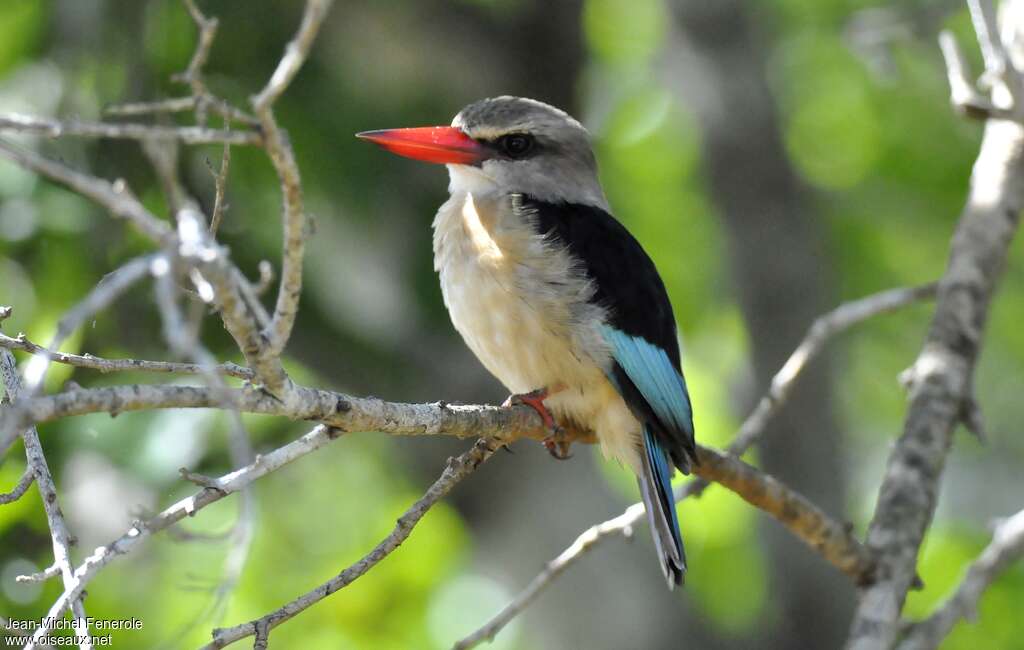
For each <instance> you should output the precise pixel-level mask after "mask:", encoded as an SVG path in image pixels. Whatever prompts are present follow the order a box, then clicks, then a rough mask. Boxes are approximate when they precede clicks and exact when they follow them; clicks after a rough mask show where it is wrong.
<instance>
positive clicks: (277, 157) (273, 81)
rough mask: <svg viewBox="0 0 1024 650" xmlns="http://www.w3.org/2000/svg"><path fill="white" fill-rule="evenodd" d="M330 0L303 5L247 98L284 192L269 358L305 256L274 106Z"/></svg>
mask: <svg viewBox="0 0 1024 650" xmlns="http://www.w3.org/2000/svg"><path fill="white" fill-rule="evenodd" d="M332 2H333V0H307V2H306V8H305V11H304V12H303V14H302V24H301V25H300V26H299V30H298V32H297V33H296V35H295V38H293V39H292V40H291V41H290V42H289V43H288V45H287V46H286V48H285V54H284V56H283V57H282V58H281V61H280V62H279V63H278V65H277V69H275V70H274V74H273V75H272V76H271V77H270V81H268V82H267V85H266V86H265V87H264V88H263V90H262V91H260V93H259V94H258V95H256V96H255V97H253V99H252V105H253V109H254V110H255V112H256V117H257V118H258V119H259V121H260V126H261V129H262V131H263V136H264V149H266V151H267V155H268V156H269V157H270V161H271V162H272V163H273V165H274V170H275V171H276V172H277V177H278V180H279V181H280V183H281V188H282V191H283V192H284V217H283V219H282V221H283V225H284V238H283V239H284V241H283V243H282V247H283V252H282V256H281V257H282V259H281V287H280V289H279V290H278V294H277V303H276V305H275V306H274V316H273V319H272V321H271V323H270V325H269V326H268V327H267V329H266V331H265V333H264V336H265V337H266V338H267V340H268V341H269V342H270V344H269V348H270V353H271V354H272V355H279V354H281V352H282V351H283V350H284V348H285V346H286V345H287V344H288V338H289V337H290V336H291V331H292V325H293V324H294V323H295V315H296V314H297V313H298V309H299V295H300V294H301V293H302V258H303V255H304V253H305V246H306V243H305V240H306V232H305V230H306V215H305V212H304V211H303V205H302V183H301V180H300V177H299V167H298V164H297V163H296V162H295V153H294V152H293V151H292V146H291V143H290V142H289V140H288V135H287V133H285V131H284V130H283V129H281V127H279V126H278V125H277V120H276V118H275V117H274V110H273V106H274V102H276V101H277V98H278V97H280V96H281V93H283V92H284V91H285V89H286V88H287V87H288V85H289V84H290V83H291V82H292V79H294V78H295V75H296V74H298V71H299V68H301V67H302V64H303V63H304V62H305V61H306V58H307V57H308V56H309V51H310V49H311V48H312V47H313V41H314V40H315V39H316V35H317V32H319V30H320V25H321V24H322V23H323V20H324V17H325V16H326V15H327V10H328V9H329V8H330V6H331V4H332Z"/></svg>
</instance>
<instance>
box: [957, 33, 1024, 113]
mask: <svg viewBox="0 0 1024 650" xmlns="http://www.w3.org/2000/svg"><path fill="white" fill-rule="evenodd" d="M939 48H940V49H941V50H942V57H943V58H944V59H945V61H946V77H947V78H948V80H949V101H950V103H951V104H952V105H953V108H954V109H956V110H957V112H959V113H961V114H963V115H964V116H966V117H971V118H977V119H987V118H989V117H999V118H1004V119H1012V118H1013V116H1014V115H1013V112H1012V111H1008V110H1006V109H1002V108H996V107H995V106H994V105H993V104H992V101H991V100H990V99H989V98H988V97H985V96H984V95H982V94H981V93H980V92H978V90H977V89H976V88H975V86H974V84H973V83H972V82H971V81H970V79H969V78H968V70H969V67H968V65H967V59H966V58H965V57H964V53H963V51H962V50H961V49H960V45H959V44H958V43H957V41H956V37H955V36H954V35H953V32H951V31H949V30H943V31H942V32H940V33H939Z"/></svg>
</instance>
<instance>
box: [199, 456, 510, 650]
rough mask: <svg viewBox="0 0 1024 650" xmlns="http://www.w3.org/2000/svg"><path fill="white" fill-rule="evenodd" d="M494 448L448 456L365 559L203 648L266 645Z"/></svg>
mask: <svg viewBox="0 0 1024 650" xmlns="http://www.w3.org/2000/svg"><path fill="white" fill-rule="evenodd" d="M494 450H495V447H493V446H492V445H490V444H488V443H487V442H486V441H483V440H481V441H479V442H477V444H475V445H473V447H472V449H470V450H469V451H467V452H465V453H463V454H462V455H461V456H459V457H458V458H452V459H449V460H448V466H447V467H446V468H445V470H444V472H443V473H442V474H441V477H440V478H438V479H437V481H435V482H434V484H433V485H431V486H430V488H428V489H427V491H426V493H425V494H424V495H423V496H422V497H421V498H420V499H419V500H418V501H416V503H414V504H412V506H410V507H409V509H408V510H406V511H405V513H404V514H402V516H401V517H399V518H398V521H397V522H396V523H395V528H394V530H393V531H392V532H391V534H390V535H388V536H387V537H386V538H384V539H383V540H382V541H381V542H380V543H379V544H377V546H375V547H374V548H373V550H371V551H370V552H369V553H367V554H366V555H365V556H363V558H362V559H360V560H359V561H358V562H356V563H355V564H353V565H352V566H350V567H348V568H346V569H345V570H343V571H342V572H341V573H339V574H338V575H336V576H335V577H333V578H331V579H330V580H328V581H327V582H325V583H323V584H322V585H320V586H318V587H316V588H315V589H312V590H310V591H309V592H307V593H305V594H303V595H302V596H299V597H298V598H296V599H294V600H292V601H291V602H289V603H287V604H285V605H282V606H281V607H279V608H278V609H276V610H274V611H273V612H271V613H269V614H267V615H265V616H262V617H260V618H258V619H256V620H253V621H250V622H248V623H242V624H241V625H236V626H235V627H231V628H221V629H216V630H214V631H213V641H212V642H210V643H209V644H208V645H206V646H204V650H212V649H214V648H223V647H224V646H227V645H229V644H231V643H234V642H235V641H238V640H239V639H244V638H245V637H248V636H253V635H262V641H263V642H264V644H265V643H266V638H267V636H268V635H269V632H270V630H272V629H273V628H275V627H277V626H278V625H280V624H281V623H284V622H285V621H287V620H288V619H290V618H292V617H294V616H295V615H297V614H299V613H300V612H302V611H304V610H306V609H308V608H309V607H310V606H312V605H314V604H316V603H318V602H320V601H321V600H323V599H324V598H326V597H327V596H330V595H331V594H333V593H335V592H337V591H338V590H339V589H343V588H344V587H347V586H348V585H350V584H352V583H353V582H354V581H355V580H357V579H358V578H359V577H361V576H363V575H364V574H365V573H366V572H367V571H369V570H370V569H372V568H373V567H374V566H376V564H377V563H378V562H380V561H381V560H383V559H384V558H385V557H387V556H388V555H390V554H391V552H392V551H394V550H395V549H397V548H398V547H399V546H400V545H401V544H402V542H404V541H405V540H406V539H407V538H408V537H409V535H410V533H412V530H413V528H414V527H415V526H416V524H417V523H419V521H420V519H422V518H423V516H424V515H425V514H427V511H428V510H430V508H431V507H433V506H434V504H436V503H437V502H438V501H440V500H441V499H442V498H444V496H445V495H446V494H448V492H450V491H451V489H452V488H453V487H455V485H456V484H457V483H458V482H459V481H461V480H462V479H464V478H466V477H467V476H469V475H470V474H471V473H472V472H473V470H475V469H476V468H477V467H479V466H480V464H481V463H483V462H484V461H486V460H487V459H488V458H490V457H491V455H492V454H493V453H494Z"/></svg>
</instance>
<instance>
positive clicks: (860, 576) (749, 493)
mask: <svg viewBox="0 0 1024 650" xmlns="http://www.w3.org/2000/svg"><path fill="white" fill-rule="evenodd" d="M698 454H699V457H700V465H695V466H694V467H693V472H694V473H695V474H696V475H698V476H700V479H701V481H704V482H705V483H707V482H709V481H713V482H715V483H719V484H720V485H722V486H723V487H725V488H726V489H728V490H731V491H732V492H734V493H736V494H737V495H738V496H739V497H740V498H742V499H743V500H744V501H746V502H747V503H749V504H750V505H752V506H754V507H755V508H758V509H760V510H763V511H764V512H766V513H767V514H769V515H771V516H772V517H774V518H775V519H777V520H778V521H779V522H780V523H781V524H782V525H783V526H785V527H786V528H787V529H789V531H790V532H791V533H793V534H794V535H795V536H796V537H797V538H799V539H800V540H801V541H803V542H804V543H805V544H806V545H807V546H808V547H810V548H812V549H813V550H815V551H816V552H817V553H818V554H819V555H821V556H822V557H823V558H824V559H825V560H826V561H827V562H829V563H830V564H832V565H833V566H835V567H836V568H837V569H839V570H840V571H842V572H843V573H845V574H846V575H848V576H849V577H850V578H851V579H852V580H853V581H854V582H856V583H858V584H860V583H863V582H865V581H867V580H870V578H871V576H872V573H873V571H874V561H873V559H872V557H871V555H870V553H869V552H868V551H867V549H866V548H865V547H864V546H863V545H861V543H860V542H859V541H857V539H856V538H855V537H854V536H853V532H852V529H851V527H849V526H846V525H843V524H841V523H839V522H837V521H835V520H834V519H832V518H831V517H829V516H828V515H826V514H825V513H824V512H822V511H821V509H819V508H818V507H817V506H815V505H814V504H813V503H812V502H811V501H810V500H809V499H808V498H807V497H805V496H803V495H801V494H799V493H797V492H794V491H793V490H792V489H790V488H789V487H787V486H786V485H785V484H784V483H782V482H781V481H779V480H778V479H776V478H774V477H772V476H769V475H768V474H765V473H763V472H761V471H760V470H758V469H756V468H754V467H751V466H750V465H748V464H747V463H744V462H743V461H742V460H740V459H738V458H736V457H735V456H731V455H727V454H723V453H721V452H718V451H715V450H713V449H708V448H707V447H703V446H698ZM697 483H698V481H690V482H689V483H687V484H686V485H685V486H684V488H683V490H681V491H680V492H681V494H678V495H677V500H680V499H682V498H685V497H687V496H691V495H692V494H694V493H695V489H694V488H695V486H696V485H697ZM643 516H644V505H643V503H635V504H633V505H632V506H630V507H629V508H627V509H626V511H625V512H623V513H622V514H621V515H619V516H618V517H615V518H614V519H609V520H608V521H604V522H601V523H600V524H597V525H595V526H592V527H590V528H589V529H587V530H586V531H585V532H583V534H581V535H580V536H579V537H577V538H576V541H575V542H573V543H572V545H570V546H569V548H567V549H566V550H564V551H563V552H562V553H561V554H560V555H559V556H558V557H556V558H555V559H554V560H552V561H550V562H548V563H547V565H545V566H544V569H543V570H542V571H541V572H540V573H539V574H538V575H537V576H536V577H535V578H534V579H533V580H532V581H531V582H530V584H529V585H527V587H526V589H524V590H523V591H521V592H520V593H519V594H518V595H517V596H516V597H515V598H514V599H513V600H512V601H511V602H510V603H509V604H508V605H506V606H505V607H504V608H503V609H502V610H501V611H500V612H498V613H497V614H495V615H494V617H493V618H491V619H490V620H489V621H487V622H486V623H484V625H482V626H481V627H480V628H478V629H477V630H475V631H474V632H472V633H471V634H469V635H468V636H466V637H464V638H463V639H461V640H459V641H458V642H456V643H455V646H454V647H455V648H456V649H457V650H465V649H467V648H473V647H475V646H477V645H479V644H481V643H483V642H484V641H491V640H493V639H494V637H495V636H496V635H497V634H498V632H500V631H501V630H502V629H503V628H504V627H505V626H506V625H508V624H509V623H510V622H511V621H512V619H514V618H515V617H516V616H518V615H519V614H521V613H522V612H523V611H524V610H525V609H526V608H527V607H529V605H530V603H532V602H533V601H534V600H535V599H536V598H537V596H539V595H540V593H541V592H542V591H543V590H544V589H545V588H547V586H548V585H550V584H551V582H553V581H554V580H555V579H556V578H558V576H560V575H561V574H562V573H564V572H565V570H566V569H568V568H569V567H570V566H571V565H572V564H573V563H575V562H576V561H577V560H579V559H580V558H581V557H583V555H584V554H585V553H587V552H588V551H590V550H592V549H593V548H595V547H596V546H597V545H598V544H599V543H600V542H601V541H602V540H605V539H608V538H610V537H614V536H619V535H622V536H626V537H628V536H629V535H631V534H632V530H633V527H634V526H635V525H636V524H637V522H638V521H640V519H641V518H642V517H643Z"/></svg>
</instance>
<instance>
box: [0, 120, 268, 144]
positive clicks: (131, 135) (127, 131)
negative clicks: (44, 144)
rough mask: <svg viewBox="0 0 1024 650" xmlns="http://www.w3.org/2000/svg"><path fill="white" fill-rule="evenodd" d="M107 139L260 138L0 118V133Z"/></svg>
mask: <svg viewBox="0 0 1024 650" xmlns="http://www.w3.org/2000/svg"><path fill="white" fill-rule="evenodd" d="M4 132H6V133H20V134H29V135H41V136H46V137H48V138H61V137H67V136H73V137H82V138H110V139H117V140H178V141H180V142H183V143H185V144H235V145H250V146H256V147H258V146H261V145H262V144H263V138H262V137H261V136H260V134H259V132H258V131H255V130H232V129H209V128H205V127H201V126H161V125H156V124H133V123H126V122H118V123H109V122H83V121H79V120H65V121H61V120H53V119H49V118H45V117H35V116H32V115H20V114H16V113H8V114H5V115H0V133H4Z"/></svg>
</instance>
